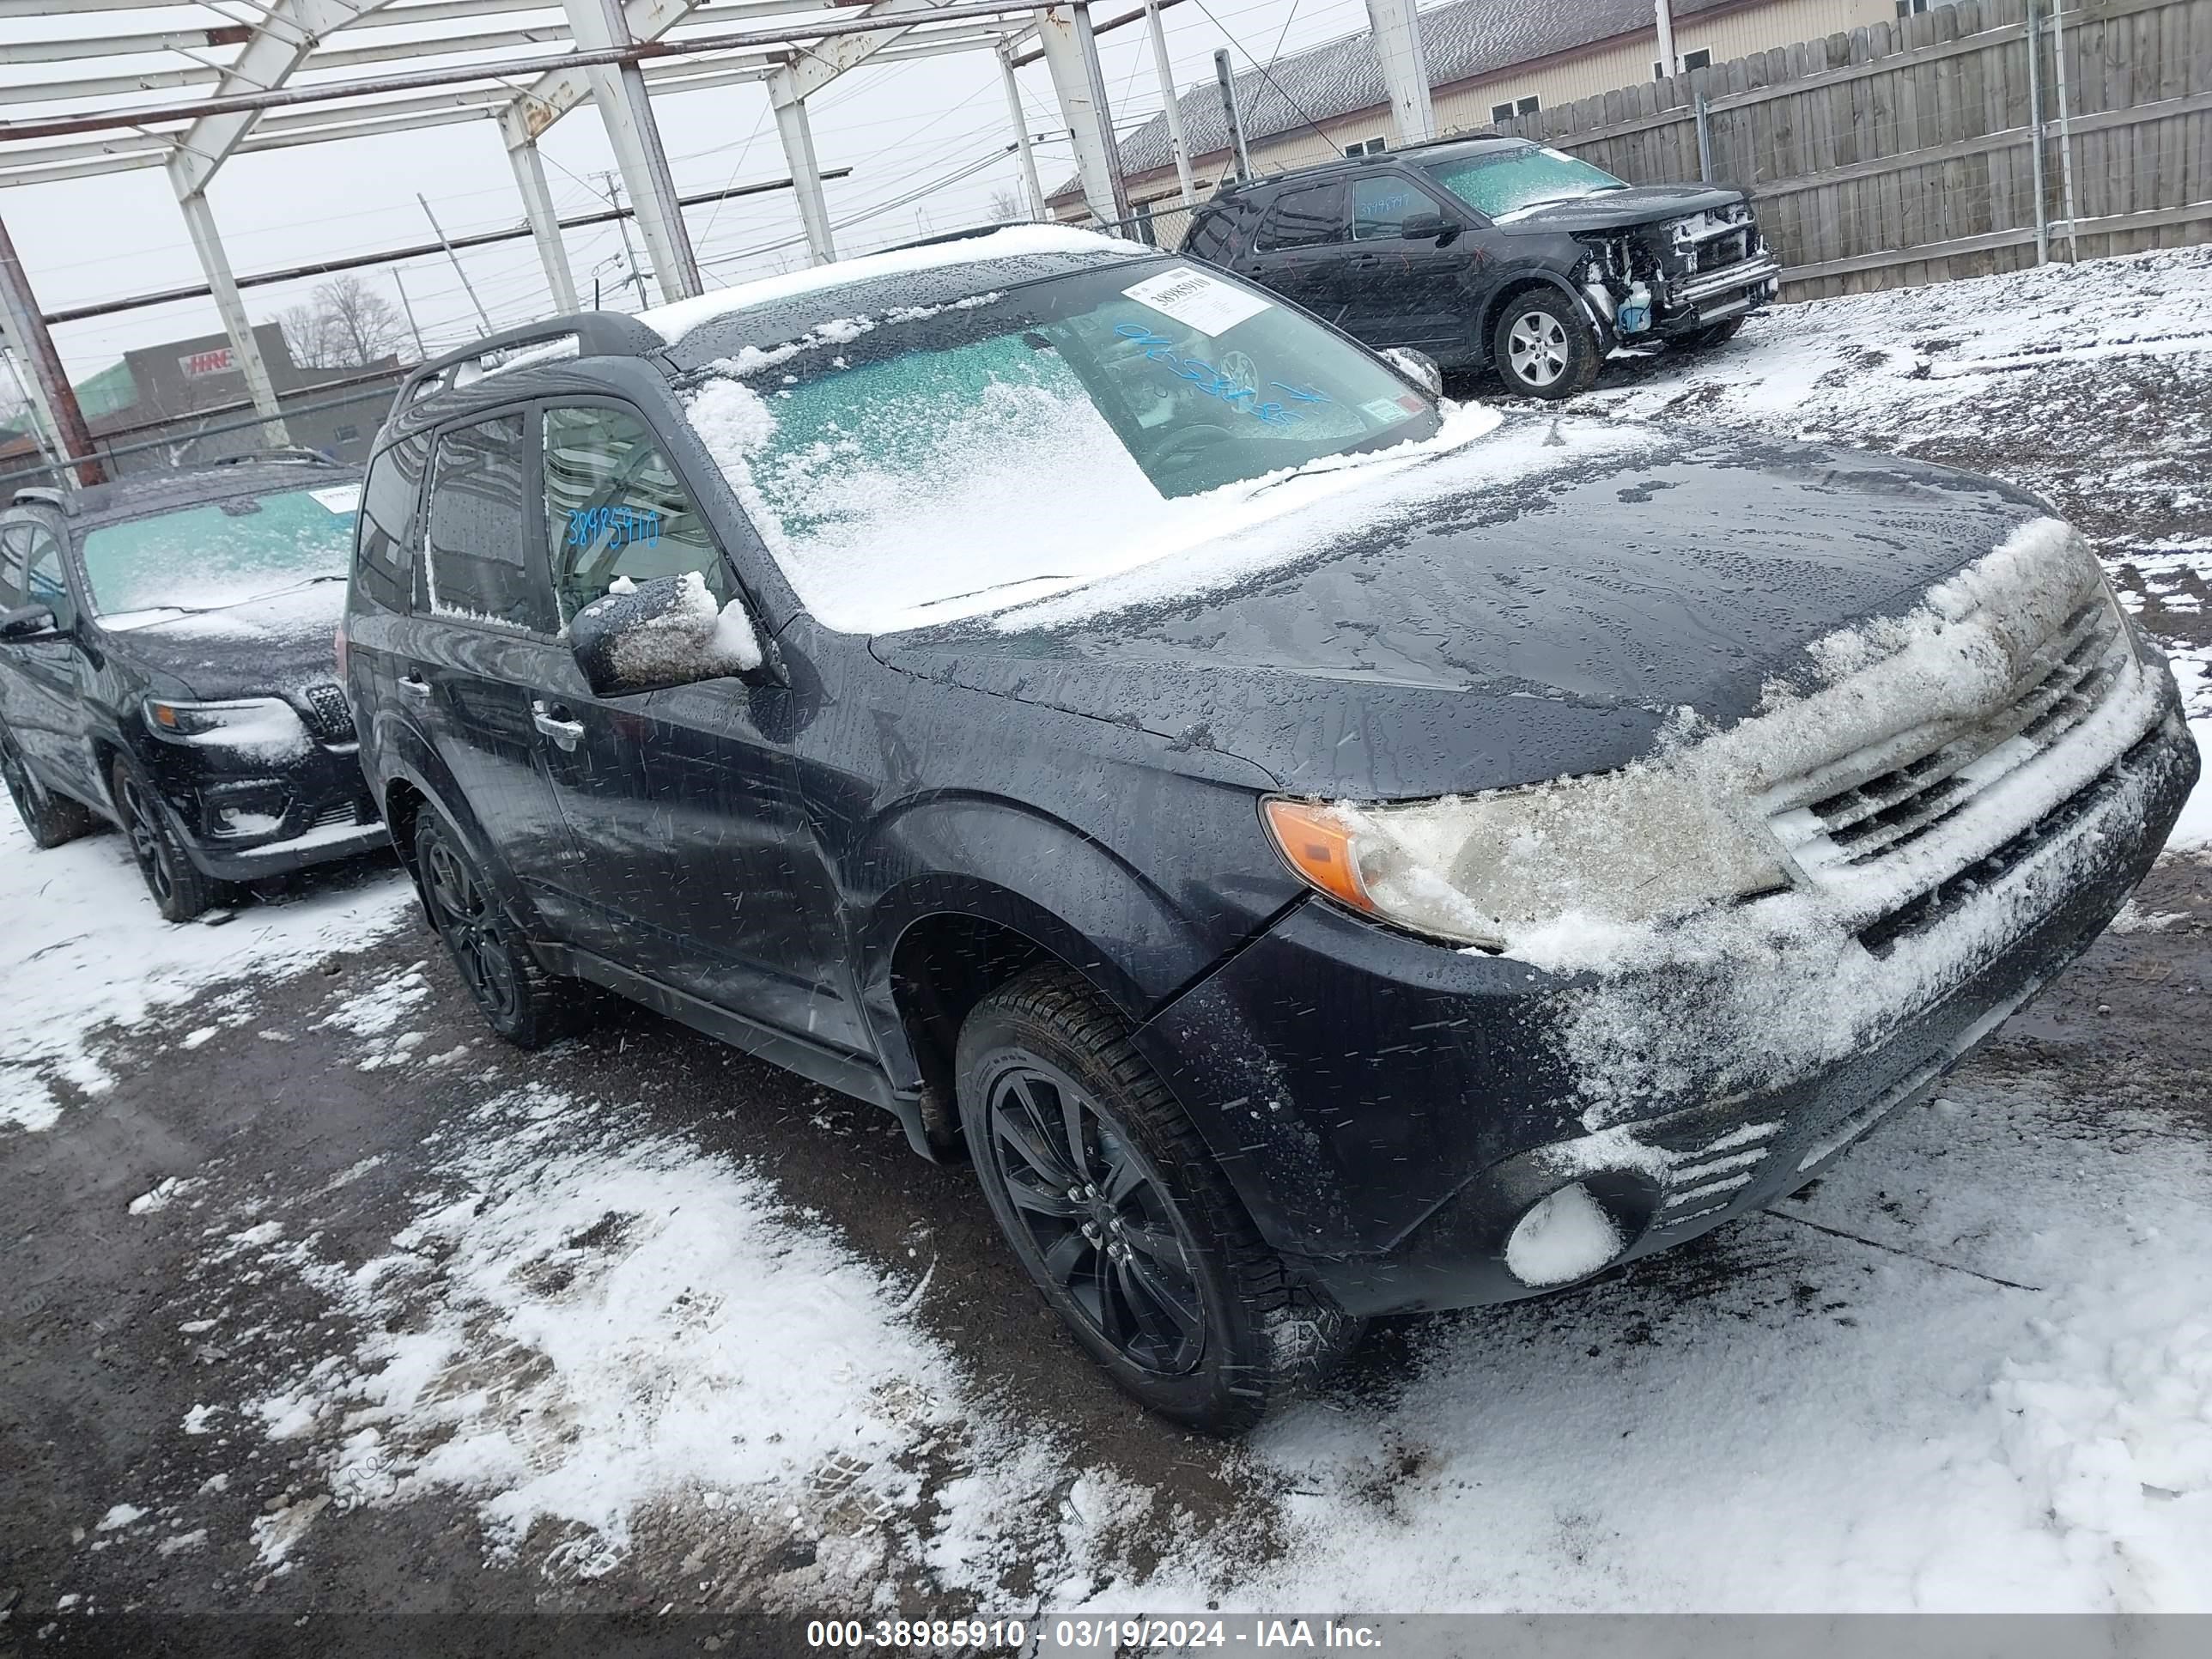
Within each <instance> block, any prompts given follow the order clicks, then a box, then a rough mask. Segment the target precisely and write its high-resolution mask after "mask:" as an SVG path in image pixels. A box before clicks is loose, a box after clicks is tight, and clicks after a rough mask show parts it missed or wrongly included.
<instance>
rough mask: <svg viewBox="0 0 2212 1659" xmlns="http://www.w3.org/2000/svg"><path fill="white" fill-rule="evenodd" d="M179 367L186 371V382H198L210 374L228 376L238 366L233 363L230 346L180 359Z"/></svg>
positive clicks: (192, 353) (198, 352)
mask: <svg viewBox="0 0 2212 1659" xmlns="http://www.w3.org/2000/svg"><path fill="white" fill-rule="evenodd" d="M177 367H178V368H181V369H183V370H184V371H185V379H186V380H199V379H201V378H202V377H204V376H205V375H209V374H229V373H231V371H232V370H234V369H235V368H237V367H238V365H237V364H236V363H235V362H233V361H232V359H231V350H230V348H229V347H228V346H216V347H215V348H213V349H210V350H207V351H195V352H191V353H190V354H189V355H187V356H182V357H179V358H178V359H177Z"/></svg>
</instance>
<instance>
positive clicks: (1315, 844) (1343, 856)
mask: <svg viewBox="0 0 2212 1659" xmlns="http://www.w3.org/2000/svg"><path fill="white" fill-rule="evenodd" d="M1261 810H1262V811H1265V812H1266V814H1267V830H1268V833H1269V834H1271V835H1273V836H1274V838H1275V845H1276V846H1277V847H1279V848H1281V849H1282V854H1283V856H1284V857H1285V858H1286V859H1288V860H1290V862H1291V868H1292V869H1294V870H1296V871H1297V872H1298V873H1299V874H1300V875H1302V876H1304V878H1306V879H1307V880H1308V881H1310V882H1311V883H1312V884H1314V885H1315V886H1316V887H1318V888H1320V889H1321V890H1322V892H1324V893H1327V894H1328V896H1330V897H1331V898H1333V899H1339V900H1341V901H1342V902H1344V903H1346V904H1348V905H1350V906H1352V908H1353V909H1355V910H1367V911H1372V910H1373V909H1374V908H1375V902H1374V900H1372V899H1370V898H1369V897H1368V896H1367V888H1366V886H1365V884H1364V883H1362V882H1361V881H1360V879H1359V866H1358V863H1357V862H1355V861H1354V860H1353V858H1352V829H1351V826H1349V825H1348V824H1346V823H1345V821H1344V817H1343V815H1342V814H1341V813H1340V812H1338V811H1336V810H1335V809H1334V807H1328V806H1317V805H1314V803H1312V802H1311V801H1303V800H1271V801H1268V802H1267V803H1266V804H1265V805H1264V806H1263V807H1262V809H1261Z"/></svg>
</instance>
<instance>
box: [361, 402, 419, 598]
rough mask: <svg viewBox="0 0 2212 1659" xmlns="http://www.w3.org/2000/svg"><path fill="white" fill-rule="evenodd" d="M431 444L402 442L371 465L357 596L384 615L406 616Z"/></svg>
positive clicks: (365, 491)
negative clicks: (423, 470) (417, 526)
mask: <svg viewBox="0 0 2212 1659" xmlns="http://www.w3.org/2000/svg"><path fill="white" fill-rule="evenodd" d="M429 451H430V441H429V440H428V438H425V437H422V436H420V435H417V436H415V437H411V438H402V439H401V440H400V441H398V442H397V443H395V444H393V445H392V447H390V448H388V449H385V450H382V451H380V452H379V453H378V454H377V456H376V458H375V459H374V460H372V461H371V462H370V463H369V464H368V482H367V483H364V484H363V485H362V492H361V529H360V537H359V539H358V540H357V541H356V543H355V544H354V566H353V586H354V592H356V594H357V595H359V596H360V598H361V599H362V600H363V601H365V602H366V603H368V604H369V605H375V606H377V607H378V608H380V609H381V610H385V611H404V610H405V609H406V608H407V597H408V593H409V592H410V588H411V586H412V582H413V568H414V563H415V523H416V511H417V508H418V507H419V505H420V503H421V501H422V467H423V462H424V460H425V459H426V458H427V457H428V454H429Z"/></svg>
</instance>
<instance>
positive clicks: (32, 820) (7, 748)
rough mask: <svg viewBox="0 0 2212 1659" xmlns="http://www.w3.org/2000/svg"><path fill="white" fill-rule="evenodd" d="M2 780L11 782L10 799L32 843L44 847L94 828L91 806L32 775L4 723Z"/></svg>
mask: <svg viewBox="0 0 2212 1659" xmlns="http://www.w3.org/2000/svg"><path fill="white" fill-rule="evenodd" d="M0 782H4V783H5V784H6V785H7V786H8V799H9V800H11V801H13V802H14V803H15V816H16V817H19V818H21V820H22V821H23V829H24V830H25V831H26V833H27V834H28V835H29V836H30V837H31V845H32V846H33V847H36V848H40V850H41V851H43V850H44V849H46V848H49V847H59V846H60V845H61V844H62V843H63V842H65V841H75V840H76V838H77V837H78V836H81V835H82V834H84V832H85V831H86V830H88V829H91V828H92V823H93V818H92V812H91V811H90V809H88V808H87V807H86V806H84V805H82V804H81V803H79V802H76V801H73V800H68V799H64V798H63V797H62V796H59V795H57V794H54V793H52V792H51V791H49V790H48V789H46V787H45V786H44V785H42V784H40V781H38V780H37V779H36V778H34V777H33V776H32V775H31V769H30V768H29V767H28V766H27V765H26V764H25V763H24V760H23V757H22V753H21V750H18V749H17V748H16V747H15V738H13V737H11V736H10V735H9V732H7V730H6V728H4V727H0Z"/></svg>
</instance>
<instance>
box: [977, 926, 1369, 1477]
mask: <svg viewBox="0 0 2212 1659" xmlns="http://www.w3.org/2000/svg"><path fill="white" fill-rule="evenodd" d="M956 1063H957V1076H958V1080H959V1094H960V1118H961V1124H962V1127H963V1129H964V1131H965V1132H966V1134H967V1138H968V1147H969V1153H970V1155H971V1156H972V1157H973V1158H974V1160H975V1170H976V1175H977V1178H978V1179H979V1180H980V1181H981V1184H982V1188H983V1193H984V1196H985V1197H986V1198H987V1200H989V1202H990V1206H991V1211H992V1213H993V1215H994V1216H995V1217H996V1218H997V1220H998V1223H999V1226H1000V1231H1002V1232H1003V1233H1004V1234H1005V1235H1006V1240H1007V1242H1008V1243H1009V1244H1010V1245H1012V1248H1013V1252H1014V1255H1015V1256H1016V1258H1017V1259H1018V1261H1020V1262H1021V1264H1022V1266H1023V1267H1024V1269H1026V1270H1027V1272H1028V1273H1029V1275H1030V1279H1031V1280H1032V1282H1034V1283H1035V1284H1036V1287H1037V1289H1038V1291H1039V1292H1040V1293H1041V1294H1042V1296H1043V1297H1044V1299H1045V1302H1046V1304H1048V1306H1050V1307H1051V1308H1052V1310H1053V1311H1054V1312H1055V1313H1057V1314H1058V1315H1059V1316H1060V1319H1061V1320H1062V1322H1065V1323H1066V1326H1067V1328H1068V1330H1069V1332H1070V1333H1071V1334H1073V1336H1074V1338H1075V1340H1077V1341H1078V1342H1079V1343H1080V1344H1081V1345H1082V1346H1083V1347H1084V1348H1085V1351H1087V1352H1089V1353H1090V1355H1091V1358H1093V1359H1095V1360H1097V1363H1098V1364H1100V1365H1101V1366H1103V1368H1104V1369H1105V1370H1106V1372H1107V1374H1108V1375H1109V1376H1111V1377H1112V1378H1113V1379H1114V1381H1115V1383H1117V1384H1119V1385H1120V1387H1121V1389H1122V1390H1123V1391H1124V1392H1126V1393H1127V1394H1128V1395H1130V1396H1131V1397H1132V1398H1133V1399H1135V1400H1136V1401H1139V1403H1140V1404H1142V1405H1144V1406H1145V1407H1147V1408H1149V1409H1151V1410H1152V1411H1155V1412H1158V1413H1160V1414H1161V1415H1162V1416H1164V1417H1169V1418H1172V1419H1175V1420H1176V1421H1177V1422H1179V1423H1184V1424H1187V1425H1189V1426H1191V1427H1192V1428H1194V1429H1200V1430H1203V1431H1206V1432H1208V1433H1211V1434H1239V1433H1242V1432H1243V1431H1245V1430H1247V1429H1249V1428H1251V1427H1252V1426H1253V1425H1255V1424H1256V1423H1257V1422H1259V1421H1260V1419H1261V1418H1262V1417H1263V1416H1265V1415H1266V1413H1267V1411H1268V1410H1269V1408H1270V1407H1273V1405H1274V1404H1275V1403H1276V1402H1277V1401H1279V1400H1280V1399H1281V1398H1282V1397H1283V1396H1284V1395H1285V1393H1287V1392H1288V1391H1289V1390H1290V1389H1292V1388H1294V1387H1296V1386H1297V1385H1298V1384H1301V1383H1307V1382H1310V1381H1312V1380H1315V1379H1316V1378H1318V1377H1320V1376H1322V1375H1324V1374H1325V1373H1326V1372H1327V1371H1328V1369H1329V1368H1330V1367H1331V1366H1333V1365H1334V1364H1335V1363H1336V1361H1337V1360H1339V1359H1340V1358H1342V1357H1343V1356H1344V1355H1345V1354H1346V1352H1349V1351H1350V1350H1351V1348H1352V1346H1353V1344H1354V1343H1356V1342H1357V1341H1358V1338H1359V1334H1360V1331H1361V1328H1362V1327H1361V1322H1359V1321H1358V1320H1356V1319H1353V1318H1352V1317H1351V1316H1347V1315H1346V1314H1345V1313H1344V1312H1342V1311H1341V1310H1339V1309H1338V1308H1336V1307H1335V1306H1334V1304H1330V1303H1328V1302H1327V1301H1326V1300H1325V1299H1324V1298H1322V1297H1321V1296H1320V1295H1319V1294H1318V1293H1316V1292H1315V1291H1310V1290H1308V1289H1306V1288H1305V1287H1304V1286H1302V1285H1297V1284H1296V1283H1295V1282H1293V1280H1292V1279H1291V1275H1290V1273H1289V1272H1288V1271H1287V1269H1286V1268H1285V1267H1284V1264H1283V1261H1282V1258H1281V1257H1279V1255H1276V1254H1275V1253H1274V1251H1273V1250H1272V1249H1269V1248H1268V1247H1267V1243H1266V1242H1265V1241H1264V1240H1262V1239H1261V1237H1260V1235H1259V1231H1258V1230H1257V1229H1256V1228H1255V1227H1254V1226H1253V1225H1252V1220H1251V1218H1250V1217H1249V1215H1248V1214H1247V1213H1246V1212H1245V1210H1244V1206H1243V1203H1242V1201H1241V1200H1239V1199H1238V1198H1237V1194H1236V1192H1235V1190H1234V1189H1233V1188H1231V1186H1230V1185H1229V1182H1228V1180H1227V1178H1226V1177H1225V1176H1223V1174H1222V1172H1221V1168H1220V1165H1219V1164H1218V1163H1216V1162H1215V1160H1214V1158H1213V1154H1212V1152H1211V1151H1210V1150H1209V1149H1208V1148H1207V1147H1206V1144H1205V1142H1204V1141H1202V1140H1201V1139H1200V1138H1199V1134H1198V1131H1197V1130H1196V1129H1195V1128H1194V1127H1192V1125H1191V1122H1190V1120H1189V1119H1188V1117H1186V1116H1185V1115H1183V1112H1182V1108H1181V1107H1180V1106H1178V1105H1177V1104H1176V1101H1175V1098H1174V1097H1173V1096H1172V1095H1170V1093H1169V1091H1168V1089H1167V1086H1166V1085H1164V1084H1163V1083H1162V1082H1161V1081H1160V1079H1159V1077H1158V1073H1155V1072H1154V1071H1153V1070H1152V1066H1151V1065H1150V1064H1149V1063H1148V1062H1147V1061H1146V1060H1145V1058H1144V1057H1143V1056H1142V1055H1141V1054H1139V1053H1138V1052H1137V1050H1136V1049H1135V1048H1134V1047H1133V1046H1132V1045H1131V1043H1130V1042H1129V1039H1128V1028H1127V1025H1126V1024H1124V1022H1123V1021H1122V1020H1121V1018H1120V1017H1119V1016H1118V1015H1117V1014H1115V1012H1114V1011H1113V1010H1112V1009H1111V1008H1110V1007H1109V1006H1107V1005H1106V1004H1105V1003H1104V1002H1103V1001H1102V1000H1100V999H1099V997H1098V996H1097V994H1096V993H1095V992H1093V991H1092V990H1091V988H1090V987H1088V986H1086V985H1085V983H1084V982H1083V981H1082V980H1081V979H1079V977H1078V976H1077V975H1074V974H1073V973H1071V972H1070V971H1068V970H1067V969H1064V968H1060V967H1058V966H1056V965H1054V966H1048V967H1042V968H1036V969H1031V970H1030V971H1029V972H1028V973H1025V974H1024V975H1021V976H1020V977H1019V978H1018V979H1015V980H1014V981H1012V982H1011V983H1009V984H1007V985H1006V986H1003V987H1000V989H999V990H997V991H994V993H992V994H990V995H989V996H987V997H986V998H985V999H984V1000H982V1001H981V1003H979V1004H978V1005H977V1006H976V1007H975V1011H974V1012H972V1013H970V1014H969V1017H968V1019H967V1022H966V1024H964V1025H963V1026H962V1028H961V1031H960V1042H959V1050H958V1055H957V1062H956Z"/></svg>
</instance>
